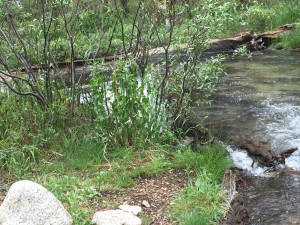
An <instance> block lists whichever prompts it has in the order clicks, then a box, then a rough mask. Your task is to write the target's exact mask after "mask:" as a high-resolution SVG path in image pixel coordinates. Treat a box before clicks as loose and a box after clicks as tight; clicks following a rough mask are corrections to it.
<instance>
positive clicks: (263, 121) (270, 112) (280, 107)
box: [227, 100, 300, 176]
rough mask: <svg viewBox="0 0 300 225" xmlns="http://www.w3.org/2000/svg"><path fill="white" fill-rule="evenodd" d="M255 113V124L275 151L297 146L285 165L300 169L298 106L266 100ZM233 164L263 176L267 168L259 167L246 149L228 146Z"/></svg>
mask: <svg viewBox="0 0 300 225" xmlns="http://www.w3.org/2000/svg"><path fill="white" fill-rule="evenodd" d="M262 106H263V107H262V108H261V109H260V112H259V113H258V114H257V117H258V120H257V126H259V127H260V129H261V130H262V135H264V136H266V137H267V139H268V141H269V142H270V143H271V147H272V149H273V150H275V152H277V153H280V152H281V151H283V150H286V149H288V148H292V147H297V148H299V149H298V150H297V151H295V152H294V153H293V154H292V155H291V156H290V157H288V158H286V162H285V167H287V168H291V169H294V170H299V171H300V106H295V105H292V104H289V103H273V102H272V101H271V100H266V101H264V102H263V103H262ZM227 151H228V152H229V153H230V156H231V158H232V159H233V161H234V164H235V166H237V167H238V168H241V169H244V170H247V171H249V172H251V173H252V174H253V175H255V176H263V175H264V172H265V170H267V168H263V167H259V166H258V165H256V164H254V165H253V166H252V163H253V160H252V159H251V158H250V157H249V156H248V155H247V152H246V151H242V150H239V149H233V148H232V147H230V146H228V147H227Z"/></svg>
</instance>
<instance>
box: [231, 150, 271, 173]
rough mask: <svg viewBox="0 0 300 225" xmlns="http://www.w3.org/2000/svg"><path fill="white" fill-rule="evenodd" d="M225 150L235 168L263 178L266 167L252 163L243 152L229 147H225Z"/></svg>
mask: <svg viewBox="0 0 300 225" xmlns="http://www.w3.org/2000/svg"><path fill="white" fill-rule="evenodd" d="M226 150H227V151H228V153H229V154H230V157H231V159H232V160H233V163H234V165H235V166H236V167H238V168H240V169H243V170H246V171H248V172H250V173H251V174H253V175H254V176H264V175H265V174H264V172H265V171H266V170H267V169H268V168H266V167H260V166H258V165H257V163H256V162H254V163H253V160H252V158H251V157H249V156H248V154H247V152H246V151H244V150H238V149H233V148H232V147H231V146H227V147H226Z"/></svg>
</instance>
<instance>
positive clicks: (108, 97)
mask: <svg viewBox="0 0 300 225" xmlns="http://www.w3.org/2000/svg"><path fill="white" fill-rule="evenodd" d="M102 72H103V70H102ZM157 83H158V79H156V78H154V77H152V76H151V74H150V73H148V74H147V75H146V76H144V77H140V76H139V72H138V66H137V64H136V63H135V62H134V61H133V60H128V61H124V60H119V61H118V62H117V63H116V68H115V69H114V70H113V72H112V76H111V77H107V76H105V75H103V73H101V70H99V69H95V70H94V72H93V79H92V81H91V86H92V90H93V103H94V106H95V112H96V127H97V129H98V131H99V133H100V134H101V135H102V137H103V140H104V141H105V143H107V144H108V145H110V146H133V147H137V146H140V145H145V143H147V142H157V141H162V140H163V139H164V138H165V137H166V135H168V134H169V133H168V126H167V125H168V123H167V115H166V111H165V109H164V106H163V105H162V106H161V108H157V107H156V106H155V99H156V95H157Z"/></svg>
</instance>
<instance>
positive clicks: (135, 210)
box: [119, 205, 142, 216]
mask: <svg viewBox="0 0 300 225" xmlns="http://www.w3.org/2000/svg"><path fill="white" fill-rule="evenodd" d="M119 209H121V210H123V211H125V212H129V213H132V214H133V215H135V216H137V215H138V214H139V213H140V212H142V208H141V207H140V206H137V205H120V206H119Z"/></svg>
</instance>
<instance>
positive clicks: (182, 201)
mask: <svg viewBox="0 0 300 225" xmlns="http://www.w3.org/2000/svg"><path fill="white" fill-rule="evenodd" d="M80 156H81V157H80ZM229 165H230V164H229V163H228V159H227V156H226V154H225V151H224V149H223V148H222V147H220V146H206V147H204V148H203V150H201V151H200V152H195V151H192V150H191V149H189V148H187V147H183V148H182V149H177V150H174V149H173V148H172V147H170V146H165V147H152V148H148V149H141V150H139V151H134V150H132V149H128V148H123V149H117V150H115V151H112V152H109V153H106V154H104V152H103V151H101V149H99V146H97V145H96V144H92V143H89V142H86V143H84V142H83V143H82V144H81V145H77V147H76V146H75V145H72V147H71V146H69V148H66V149H65V150H64V151H58V152H55V153H53V152H52V153H50V152H49V153H48V154H44V155H40V159H39V162H38V163H36V164H35V166H34V167H33V168H32V170H31V172H27V173H24V174H22V175H21V176H18V177H17V179H29V180H32V181H35V182H37V183H39V184H41V185H43V186H45V187H46V188H47V189H48V190H50V191H51V192H52V193H53V194H54V195H55V196H56V197H57V198H58V199H59V200H60V201H62V203H63V204H64V206H65V207H66V208H67V210H68V211H69V212H70V213H71V215H72V217H73V220H74V224H75V225H76V224H78V225H82V224H90V222H89V221H91V217H92V214H93V213H94V209H95V208H97V207H99V205H101V206H111V207H117V206H118V205H119V204H120V202H114V201H110V200H107V199H105V198H103V196H102V193H103V192H106V191H110V190H113V191H118V192H120V193H122V192H123V190H124V189H125V188H128V187H132V186H133V185H134V184H136V183H138V182H139V180H140V179H141V178H145V177H153V176H159V175H160V174H163V173H164V172H167V171H169V170H170V169H172V168H180V169H183V170H185V171H186V174H187V176H189V185H188V187H187V188H186V189H185V190H183V191H182V192H181V194H180V195H179V196H178V197H177V198H176V199H175V200H174V204H173V207H172V211H171V212H172V213H170V214H171V215H173V216H174V217H173V218H174V219H176V220H177V219H178V222H179V224H187V225H190V224H201V223H199V221H208V222H207V223H206V224H209V223H210V222H209V221H215V220H217V219H218V216H219V215H220V213H221V211H222V208H221V206H220V205H221V203H222V201H223V197H222V196H221V195H220V194H219V191H220V190H219V185H218V184H219V183H220V180H221V177H222V175H223V172H224V170H225V169H226V168H227V167H228V166H229ZM2 172H5V171H2ZM14 179H16V177H14V178H11V182H13V181H14ZM197 199H198V200H199V201H197ZM195 200H196V201H197V202H196V203H197V204H196V203H195ZM191 206H192V208H194V209H195V210H193V211H192V214H190V209H189V207H191ZM179 211H180V213H179ZM142 217H143V220H144V221H148V220H149V218H148V217H147V216H146V215H143V216H142Z"/></svg>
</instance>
